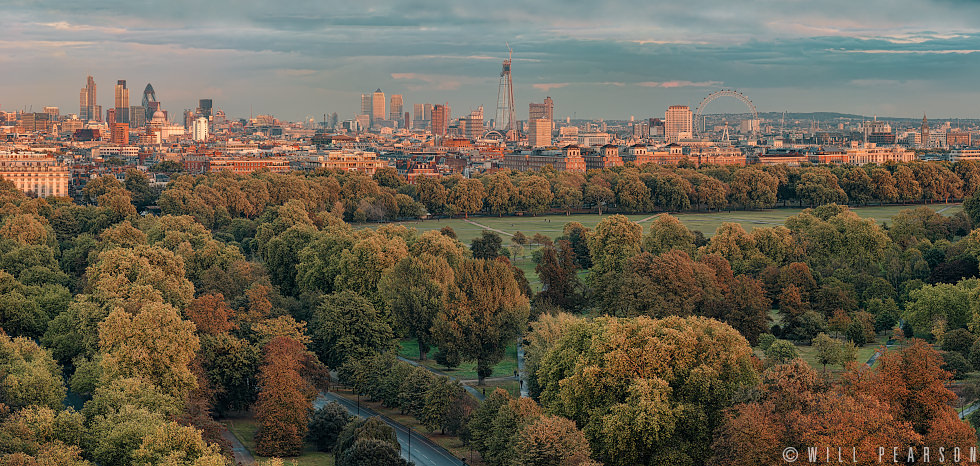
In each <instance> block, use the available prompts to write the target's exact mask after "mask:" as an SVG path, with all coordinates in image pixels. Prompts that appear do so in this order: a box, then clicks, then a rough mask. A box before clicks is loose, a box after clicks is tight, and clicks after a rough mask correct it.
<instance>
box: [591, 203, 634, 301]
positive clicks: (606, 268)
mask: <svg viewBox="0 0 980 466" xmlns="http://www.w3.org/2000/svg"><path fill="white" fill-rule="evenodd" d="M641 233H642V228H641V227H640V225H638V224H636V223H633V222H631V221H630V220H629V219H628V218H626V217H625V216H623V215H612V216H609V217H606V218H604V219H602V221H600V222H599V224H598V225H596V228H595V231H594V232H592V234H590V235H588V243H589V254H590V256H591V260H592V272H591V273H590V274H589V277H588V281H589V285H591V287H592V289H593V290H594V293H595V295H596V299H597V301H598V303H599V304H600V305H602V306H604V307H612V306H611V304H612V302H613V301H612V300H613V299H615V292H616V290H617V289H618V288H619V286H620V282H621V279H622V274H623V272H624V271H625V270H626V269H625V267H626V264H627V263H628V261H629V260H630V258H632V257H633V256H635V255H637V254H639V253H640V241H641Z"/></svg>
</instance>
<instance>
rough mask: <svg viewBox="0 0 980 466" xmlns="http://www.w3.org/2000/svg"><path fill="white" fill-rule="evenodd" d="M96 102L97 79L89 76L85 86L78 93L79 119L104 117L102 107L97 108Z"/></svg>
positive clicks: (97, 119)
mask: <svg viewBox="0 0 980 466" xmlns="http://www.w3.org/2000/svg"><path fill="white" fill-rule="evenodd" d="M96 106H97V105H96V103H95V79H93V78H92V77H91V76H89V77H88V79H87V80H86V83H85V87H83V88H82V91H81V92H80V93H79V95H78V119H79V120H82V121H89V120H96V121H99V120H100V119H101V118H102V109H99V110H96V109H95V107H96Z"/></svg>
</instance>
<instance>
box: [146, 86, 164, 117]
mask: <svg viewBox="0 0 980 466" xmlns="http://www.w3.org/2000/svg"><path fill="white" fill-rule="evenodd" d="M142 104H143V114H144V115H145V117H146V121H150V120H152V119H153V114H154V113H156V111H157V110H160V102H157V93H156V91H154V90H153V86H151V85H150V84H149V83H147V84H146V89H143V102H142Z"/></svg>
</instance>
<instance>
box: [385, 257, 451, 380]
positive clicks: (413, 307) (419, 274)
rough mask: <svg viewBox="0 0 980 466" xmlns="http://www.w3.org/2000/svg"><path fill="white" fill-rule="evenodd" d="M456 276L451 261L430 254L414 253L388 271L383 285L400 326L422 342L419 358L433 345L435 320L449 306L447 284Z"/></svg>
mask: <svg viewBox="0 0 980 466" xmlns="http://www.w3.org/2000/svg"><path fill="white" fill-rule="evenodd" d="M453 280H454V277H453V271H452V269H451V268H450V267H449V263H448V262H446V259H444V258H442V257H435V256H432V255H430V254H423V255H421V256H410V257H406V258H404V259H402V260H400V261H399V262H398V263H397V264H395V266H394V267H393V268H392V269H390V270H389V271H386V272H385V274H384V276H383V277H382V279H381V283H380V284H379V288H380V289H381V293H382V295H383V296H384V299H385V304H386V305H387V306H388V309H390V310H391V313H392V316H393V317H394V320H395V326H396V328H398V329H400V330H401V331H402V332H405V334H407V335H408V336H410V337H413V338H415V339H416V341H417V342H418V346H419V359H420V360H423V361H424V360H425V358H426V357H427V355H428V354H429V350H430V349H431V347H432V342H433V339H432V323H433V321H434V320H435V317H436V316H437V315H438V314H439V312H440V311H442V310H443V308H444V307H445V306H446V293H447V288H448V286H450V285H451V284H452V282H453Z"/></svg>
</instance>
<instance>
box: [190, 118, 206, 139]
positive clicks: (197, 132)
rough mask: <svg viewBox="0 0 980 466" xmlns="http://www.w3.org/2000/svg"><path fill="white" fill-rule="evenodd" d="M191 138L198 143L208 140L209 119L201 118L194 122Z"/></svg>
mask: <svg viewBox="0 0 980 466" xmlns="http://www.w3.org/2000/svg"><path fill="white" fill-rule="evenodd" d="M191 136H192V137H193V138H194V140H195V141H198V142H202V141H207V140H208V119H207V118H206V117H204V116H201V117H199V118H197V119H196V120H194V124H193V128H192V131H191Z"/></svg>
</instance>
